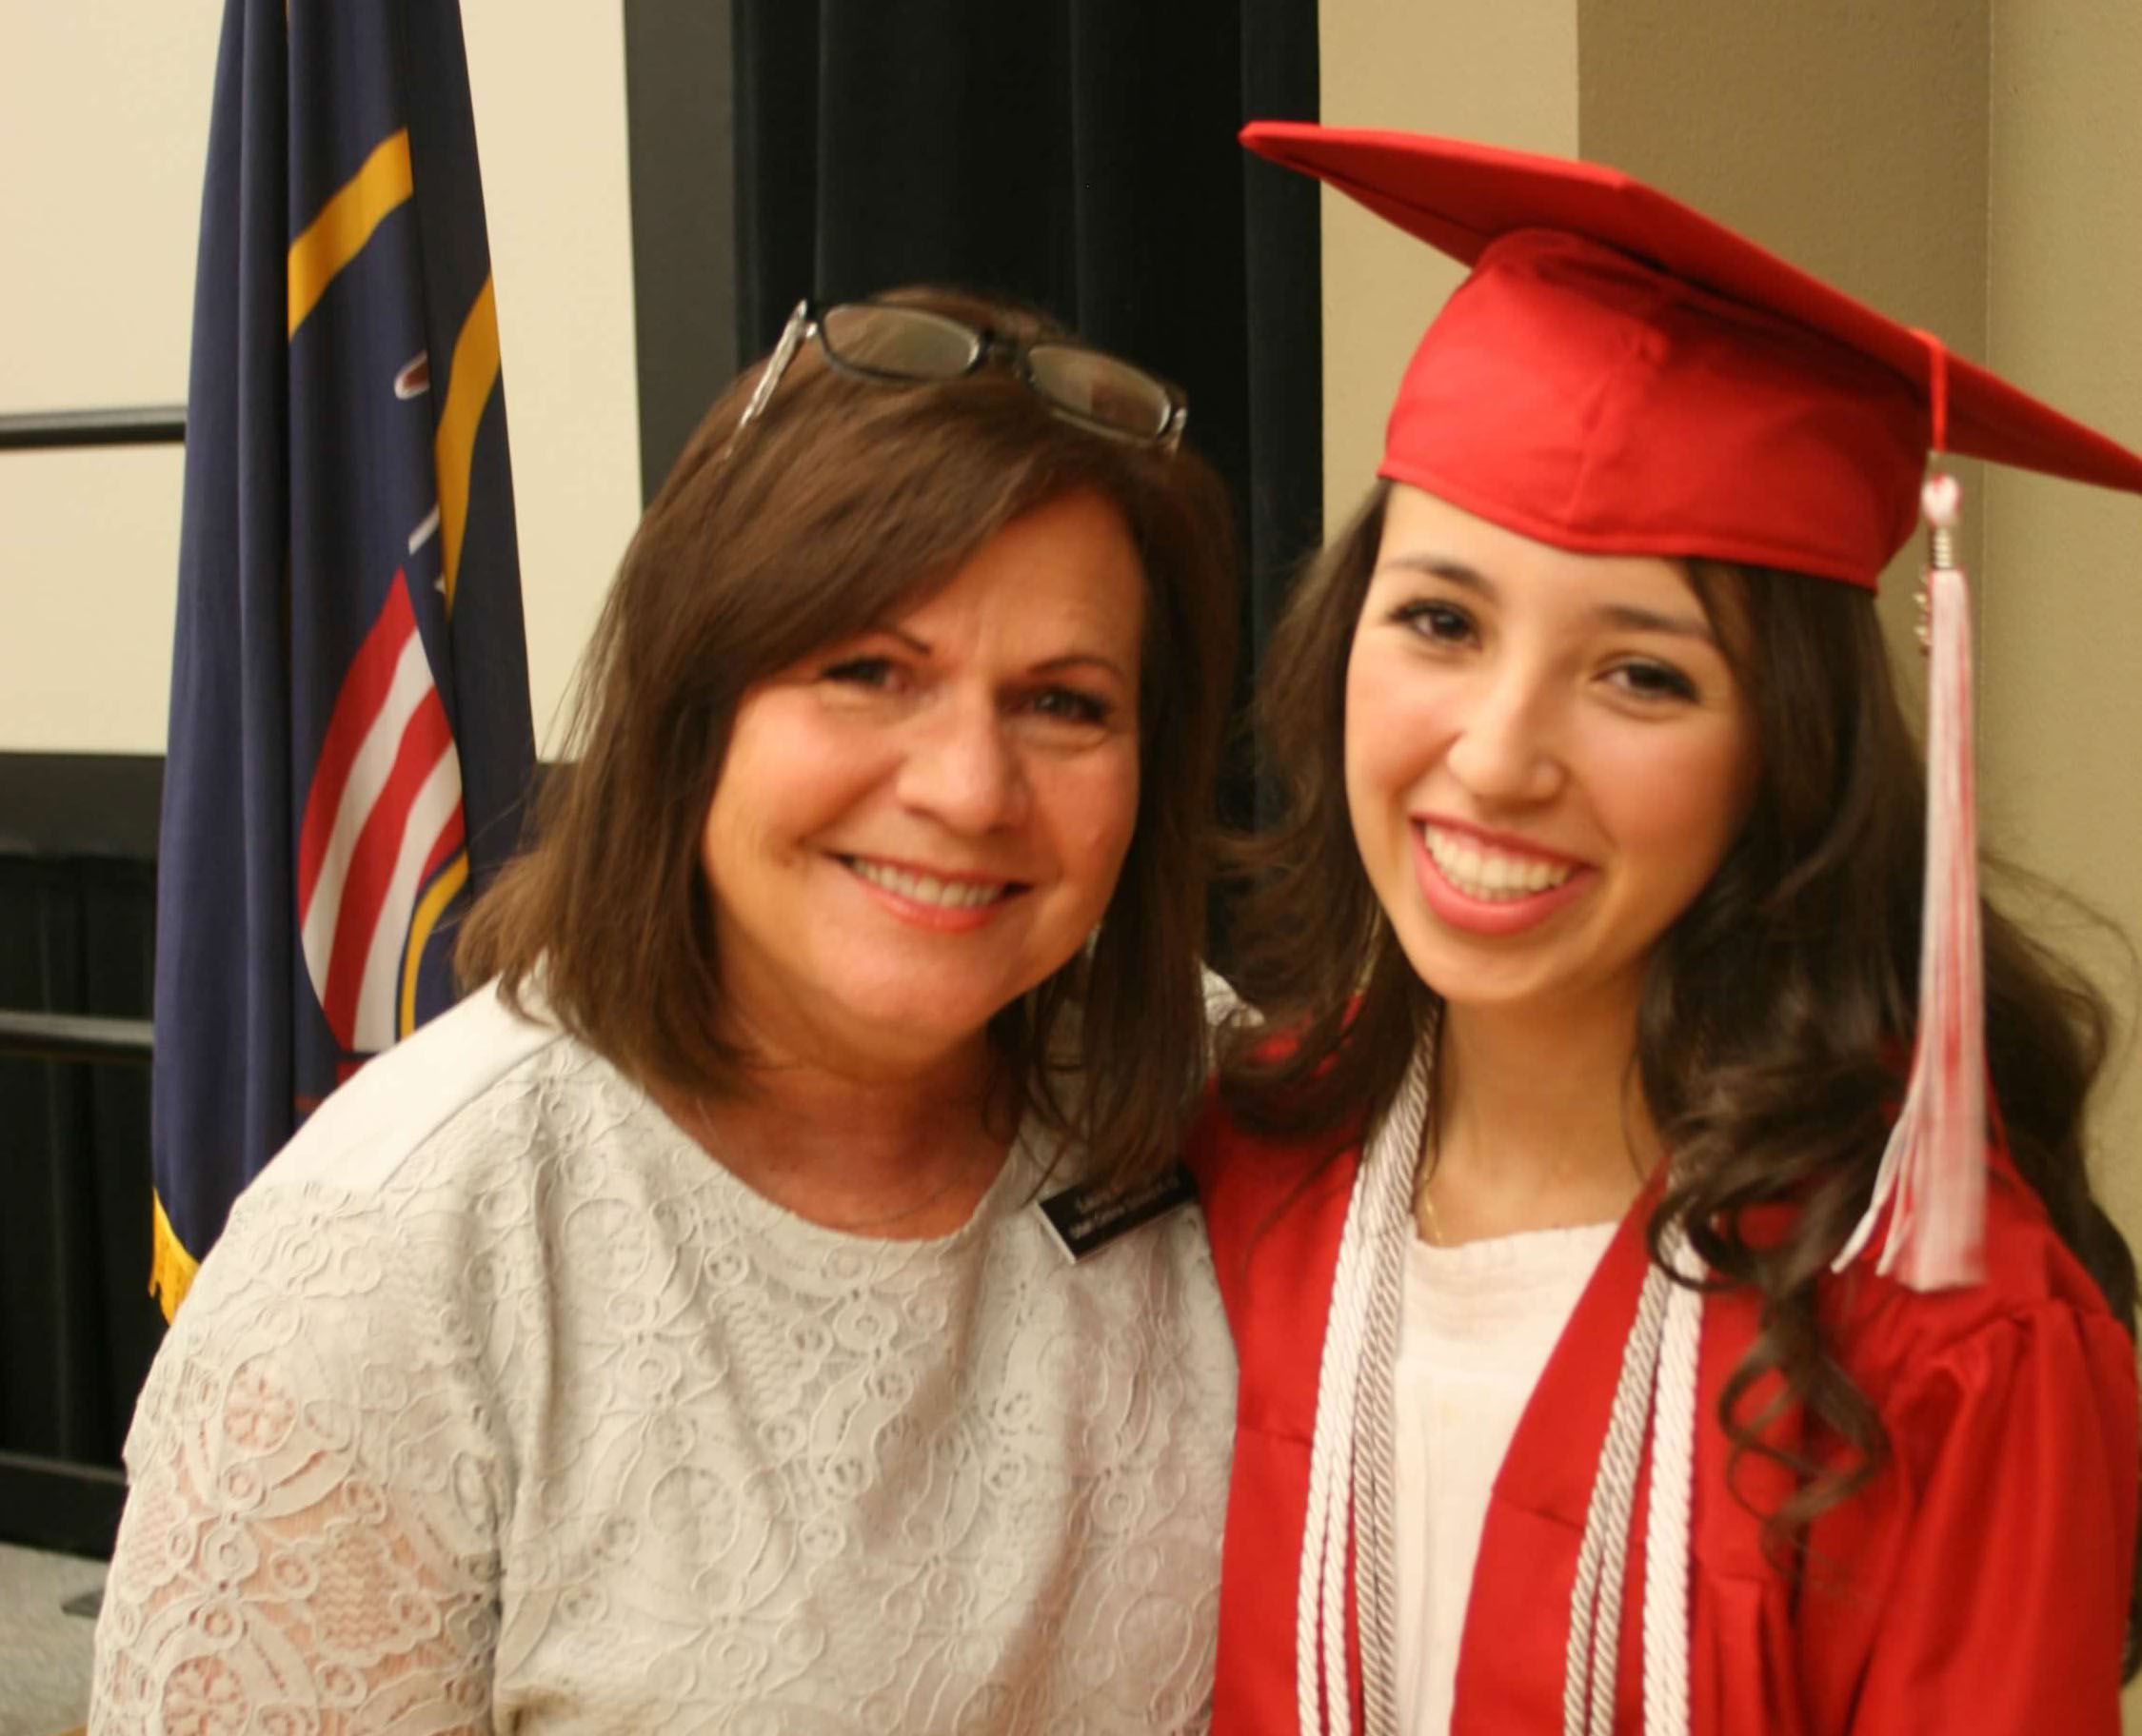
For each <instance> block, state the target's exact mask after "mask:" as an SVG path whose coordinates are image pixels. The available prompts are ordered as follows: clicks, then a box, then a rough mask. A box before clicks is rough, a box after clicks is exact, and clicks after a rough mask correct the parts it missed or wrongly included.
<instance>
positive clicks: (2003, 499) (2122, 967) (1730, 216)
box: [1322, 0, 2142, 1731]
mask: <svg viewBox="0 0 2142 1736" xmlns="http://www.w3.org/2000/svg"><path fill="white" fill-rule="evenodd" d="M1490 13H1493V14H1494V15H1493V17H1492V18H1490V17H1488V16H1486V15H1487V14H1490ZM1322 46H1323V51H1324V63H1323V102H1324V115H1325V118H1326V119H1327V120H1330V121H1333V122H1335V123H1341V124H1348V125H1373V126H1390V127H1404V128H1418V129H1420V130H1423V131H1432V132H1449V133H1457V134H1460V135H1466V136H1473V137H1478V138H1483V139H1488V140H1492V141H1495V142H1497V143H1502V144H1510V145H1517V146H1523V147H1529V148H1536V149H1543V150H1563V151H1567V150H1571V149H1575V150H1577V152H1578V154H1581V155H1583V156H1585V157H1587V158H1589V159H1591V160H1593V161H1596V162H1601V163H1609V164H1612V165H1614V166H1615V167H1616V168H1625V169H1628V170H1629V171H1630V172H1632V173H1635V174H1637V175H1640V176H1643V177H1644V178H1645V179H1647V180H1650V181H1653V182H1654V183H1655V184H1656V185H1658V186H1660V187H1663V188H1664V189H1665V190H1666V191H1668V192H1671V193H1673V194H1675V195H1676V196H1677V197H1680V198H1682V199H1685V200H1687V201H1689V202H1690V203H1691V204H1694V205H1696V206H1697V207H1701V208H1703V209H1706V210H1708V211H1711V212H1713V213H1715V214H1716V215H1717V216H1719V217H1721V218H1723V219H1725V220H1726V221H1728V222H1731V223H1733V224H1735V225H1736V226H1738V227H1742V228H1744V229H1745V230H1746V231H1747V232H1749V233H1750V234H1752V235H1754V236H1755V238H1756V239H1757V240H1759V241H1761V242H1763V243H1764V244H1765V245H1767V246H1769V247H1772V248H1774V249H1775V250H1776V251H1778V252H1780V253H1783V254H1784V255H1786V256H1787V257H1789V258H1791V259H1793V260H1795V262H1797V263H1800V264H1803V265H1805V266H1809V267H1810V268H1812V269H1814V270H1816V271H1819V272H1821V273H1823V274H1825V275H1827V276H1829V277H1831V278H1833V279H1834V280H1835V281H1836V282H1837V283H1839V284H1840V285H1842V286H1845V287H1846V288H1848V289H1850V290H1851V291H1852V292H1853V293H1854V294H1856V295H1859V296H1860V297H1862V298H1863V299H1865V300H1868V301H1870V302H1872V303H1874V305H1876V306H1880V307H1882V308H1883V309H1884V310H1886V311H1889V312H1892V313H1894V314H1896V315H1897V316H1899V317H1901V318H1904V319H1907V320H1910V321H1911V322H1913V323H1914V324H1917V325H1926V326H1928V327H1930V328H1931V329H1934V330H1935V331H1938V332H1940V333H1941V334H1942V336H1943V337H1944V338H1945V339H1946V340H1947V341H1948V342H1949V343H1950V344H1951V345H1952V346H1953V347H1954V348H1955V349H1956V350H1957V351H1959V352H1960V353H1962V354H1965V355H1969V356H1973V357H1978V358H1981V359H1984V360H1987V361H1989V362H1990V363H1991V364H1992V365H1993V366H1994V367H1996V368H1998V369H1999V370H2001V371H2002V372H2004V373H2007V374H2009V375H2010V376H2012V377H2013V379H2014V380H2016V381H2017V383H2018V384H2020V385H2023V386H2025V387H2026V388H2027V389H2029V390H2031V391H2033V392H2036V393H2038V394H2041V395H2043V396H2045V397H2047V398H2049V399H2051V400H2052V401H2053V402H2054V403H2055V404H2060V405H2061V406H2063V407H2064V408H2066V409H2068V410H2070V411H2071V412H2072V413H2073V414H2074V415H2076V416H2078V417H2080V418H2081V419H2083V420H2084V421H2086V422H2089V423H2092V424H2094V425H2096V426H2098V427H2101V428H2103V429H2105V430H2106V431H2107V432H2108V433H2110V434H2111V435H2112V437H2113V438H2114V439H2116V440H2118V441H2120V442H2121V443H2122V444H2126V445H2128V446H2130V447H2133V448H2136V449H2142V6H2134V5H2131V4H2124V3H2121V4H2113V3H2112V0H1884V4H1883V5H1880V6H1868V5H1866V4H1864V3H1863V0H1795V4H1794V5H1792V6H1790V7H1785V6H1727V5H1720V4H1717V0H1566V3H1552V0H1528V3H1527V4H1523V5H1518V6H1514V7H1504V8H1499V9H1491V8H1487V7H1468V6H1463V5H1458V4H1433V5H1428V4H1419V5H1392V4H1385V3H1382V0H1323V10H1322ZM1325 215H1326V222H1327V230H1326V234H1325V239H1324V248H1323V263H1324V273H1325V276H1324V320H1325V348H1326V379H1325V395H1324V413H1325V419H1326V454H1327V462H1326V483H1327V503H1328V508H1329V513H1330V522H1331V523H1334V524H1336V523H1339V518H1340V515H1342V514H1343V513H1344V512H1345V511H1346V510H1348V509H1349V508H1350V506H1351V504H1352V503H1353V502H1354V500H1355V499H1356V498H1357V497H1358V496H1359V492H1360V490H1361V488H1362V486H1363V485H1364V483H1365V480H1366V478H1367V476H1368V475H1369V474H1370V473H1371V472H1372V471H1373V468H1374V465H1375V460H1376V454H1377V452H1378V449H1379V444H1380V434H1381V428H1382V422H1383V416H1384V412H1385V410H1386V408H1387V406H1388V403H1389V399H1390V395H1391V391H1392V389H1393V386H1394V385H1395V383H1396V381H1397V378H1398V370H1399V369H1400V367H1401V366H1402V365H1403V363H1404V360H1405V357H1406V355H1407V354H1408V352H1409V351H1410V349H1411V346H1412V345H1413V342H1414V340H1415V339H1416V338H1417V337H1418V332H1419V329H1420V326H1421V325H1422V324H1423V323H1424V321H1425V318H1426V317H1427V314H1428V313H1429V312H1430V311H1432V309H1433V307H1434V306H1436V305H1437V303H1438V300H1439V297H1440V295H1441V293H1443V292H1444V291H1445V290H1447V288H1448V286H1450V285H1451V283H1453V282H1454V281H1455V276H1456V273H1455V272H1454V271H1453V270H1451V269H1450V268H1448V267H1445V266H1440V265H1437V264H1431V263H1427V262H1425V261H1423V260H1422V259H1420V258H1418V257H1408V256H1409V255H1415V256H1418V255H1421V254H1424V253H1425V252H1426V249H1425V248H1421V247H1418V246H1417V245H1415V244H1413V243H1410V242H1406V241H1403V240H1402V239H1400V238H1398V237H1397V236H1395V235H1394V234H1392V233H1391V232H1389V231H1388V230H1386V229H1385V228H1384V227H1383V226H1381V225H1379V224H1378V223H1376V221H1375V220H1374V219H1372V218H1369V217H1367V216H1366V215H1365V214H1363V213H1361V212H1359V211H1358V210H1357V209H1356V208H1355V207H1353V206H1352V205H1351V204H1350V203H1348V202H1346V201H1344V200H1341V199H1338V198H1336V197H1335V196H1333V195H1330V194H1327V195H1326V198H1325ZM1958 469H1959V473H1960V474H1962V475H1963V477H1964V480H1965V483H1966V487H1967V489H1969V490H1970V491H1971V493H1972V495H1973V498H1974V501H1975V505H1974V509H1973V518H1972V520H1971V521H1970V522H1968V523H1967V524H1966V529H1965V542H1964V561H1965V564H1966V565H1967V566H1968V567H1970V568H1971V569H1972V570H1973V573H1974V576H1975V578H1976V581H1977V590H1978V602H1979V610H1980V616H1981V621H1982V627H1981V637H1980V643H1979V656H1978V661H1979V676H1980V720H1979V728H1980V737H1979V740H1980V757H1981V765H1982V774H1981V783H1980V788H1981V794H1982V804H1983V812H1984V823H1985V828H1986V833H1987V837H1988V840H1989V842H1990V843H1991V844H1992V845H1993V847H1994V848H1996V849H1998V850H2000V851H2003V852H2004V853H2006V854H2007V855H2009V856H2011V857H2013V858H2015V859H2017V860H2019V861H2020V862H2021V863H2023V864H2024V865H2025V866H2027V867H2029V868H2031V869H2033V870H2036V871H2038V872H2040V873H2042V874H2044V875H2046V876H2049V877H2051V878H2053V879H2054V880H2055V881H2057V882H2058V883H2060V884H2061V885H2064V886H2067V887H2069V888H2072V889H2073V890H2074V891H2076V892H2078V893H2080V894H2082V895H2083V897H2084V898H2087V899H2089V900H2090V901H2091V902H2092V903H2093V904H2095V905H2096V906H2097V907H2098V908H2099V909H2101V910H2103V911H2105V912H2106V913H2108V914H2109V915H2111V916H2112V917H2113V918H2114V919H2115V920H2116V922H2117V923H2118V924H2119V926H2120V927H2121V928H2122V929H2124V930H2125V931H2126V933H2127V935H2129V936H2130V937H2142V779H2137V777H2136V775H2135V773H2134V771H2133V769H2132V767H2133V765H2134V762H2135V760H2136V758H2137V751H2136V744H2137V743H2138V742H2142V680H2137V678H2136V676H2135V674H2134V669H2135V664H2136V657H2137V653H2138V652H2142V501H2138V500H2136V499H2134V498H2132V497H2128V496H2112V495H2106V494H2103V493H2100V492H2098V491H2095V490H2092V489H2087V488H2082V487H2078V486H2076V485H2073V484H2071V483H2057V482H2051V481H2048V480H2046V479H2043V478H2038V477H2032V476H2024V475H2017V474H2014V473H1997V474H1993V475H1987V476H1981V475H1980V474H1978V471H1979V467H1978V466H1975V465H1959V466H1958ZM1916 558H1917V557H1916V553H1915V551H1908V553H1907V554H1906V555H1905V556H1904V557H1902V558H1900V560H1899V562H1898V563H1897V569H1893V571H1892V573H1891V575H1890V579H1889V582H1888V583H1887V584H1886V586H1885V599H1884V615H1885V619H1887V621H1889V623H1890V625H1891V628H1892V635H1893V641H1894V642H1897V643H1899V644H1902V643H1906V642H1908V641H1906V640H1905V638H1904V636H1903V633H1902V632H1901V630H1900V629H1901V628H1902V627H1903V625H1904V623H1905V622H1907V621H1908V620H1909V616H1910V591H1911V579H1910V571H1909V569H1910V568H1911V567H1912V566H1913V565H1914V564H1915V561H1916ZM1904 661H1905V666H1906V668H1907V669H1908V670H1910V671H1912V672H1913V675H1914V681H1915V679H1916V678H1915V664H1916V661H1917V660H1916V659H1915V658H1909V657H1907V658H1906V659H1905V660H1904ZM2059 934H2060V937H2062V938H2063V940H2064V942H2065V943H2067V944H2071V945H2073V946H2074V947H2076V948H2077V949H2078V950H2079V951H2080V952H2081V953H2082V955H2083V956H2084V957H2086V958H2087V960H2088V961H2089V962H2090V963H2091V965H2092V967H2093V968H2095V969H2096V970H2097V972H2098V974H2099V975H2100V976H2101V977H2103V978H2104V979H2105V980H2106V981H2107V982H2108V984H2109V985H2110V986H2112V988H2113V989H2114V990H2115V992H2116V994H2117V995H2118V996H2119V997H2120V998H2121V1000H2122V1002H2123V1005H2124V1006H2125V1008H2126V1009H2128V1011H2129V1012H2130V1013H2132V1009H2133V1008H2134V1006H2135V1003H2136V998H2137V985H2136V983H2135V981H2134V974H2133V972H2132V969H2131V968H2130V966H2129V964H2128V961H2127V957H2126V955H2125V953H2124V951H2123V949H2122V948H2121V947H2120V946H2119V945H2118V944H2117V943H2108V942H2106V941H2105V940H2104V939H2103V938H2102V937H2097V936H2092V934H2091V932H2090V931H2089V930H2088V929H2087V927H2083V926H2079V925H2077V924H2076V923H2074V922H2073V921H2072V920H2069V921H2065V922H2063V923H2061V924H2060V925H2059ZM2130 1022H2131V1023H2132V1019H2131V1020H2130ZM2137 1071H2138V1070H2137V1069H2135V1068H2133V1067H2132V1065H2129V1066H2126V1067H2125V1069H2124V1071H2123V1073H2122V1074H2121V1075H2119V1078H2118V1082H2117V1084H2116V1086H2115V1088H2114V1090H2113V1091H2112V1093H2111V1094H2110V1095H2109V1096H2108V1098H2107V1100H2106V1101H2105V1102H2104V1104H2103V1106H2102V1110H2101V1114H2100V1118H2099V1123H2098V1125H2099V1151H2100V1159H2099V1172H2100V1177H2101V1184H2102V1191H2103V1193H2104V1194H2105V1195H2106V1197H2107V1199H2108V1200H2109V1202H2110V1203H2111V1204H2112V1207H2113V1209H2114V1211H2115V1213H2116V1214H2117V1215H2118V1216H2119V1217H2120V1219H2121V1221H2122V1223H2123V1226H2124V1228H2125V1230H2126V1233H2127V1235H2128V1238H2129V1240H2130V1242H2131V1243H2134V1244H2136V1245H2138V1246H2142V1080H2138V1079H2137V1078H2136V1076H2135V1075H2136V1073H2137ZM2127 1722H2128V1727H2129V1728H2131V1729H2134V1730H2137V1731H2142V1690H2137V1691H2134V1692H2131V1693H2130V1695H2129V1696H2128V1706H2127Z"/></svg>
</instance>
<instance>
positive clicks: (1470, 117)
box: [1318, 0, 1577, 528]
mask: <svg viewBox="0 0 2142 1736" xmlns="http://www.w3.org/2000/svg"><path fill="white" fill-rule="evenodd" d="M1320 37H1321V39H1320V41H1319V45H1318V46H1319V52H1320V54H1321V80H1322V93H1321V94H1322V105H1323V118H1324V120H1326V121H1327V122H1329V123H1330V124H1331V125H1333V126H1335V127H1413V128H1421V129H1422V130H1427V131H1438V132H1450V133H1458V134H1461V135H1463V136H1466V137H1469V138H1478V139H1485V140H1487V141H1489V142H1490V143H1492V144H1497V145H1507V146H1511V147H1514V148H1519V149H1524V150H1551V151H1562V152H1569V151H1574V150H1575V149H1576V148H1577V0H1497V4H1495V5H1492V6H1483V5H1481V4H1479V3H1478V0H1322V14H1321V27H1320ZM1323 224H1324V233H1323V276H1324V501H1325V509H1324V522H1325V523H1326V524H1327V525H1330V526H1332V527H1334V528H1336V527H1337V526H1338V525H1339V524H1340V523H1343V522H1344V520H1345V518H1346V515H1347V514H1349V513H1350V512H1352V511H1353V509H1354V506H1355V505H1356V503H1358V502H1359V499H1360V497H1361V495H1362V494H1363V493H1364V492H1366V490H1367V488H1368V486H1369V483H1371V482H1372V481H1374V480H1375V476H1376V465H1377V461H1378V458H1379V457H1380V456H1381V455H1382V450H1383V413H1384V410H1385V409H1386V408H1387V407H1388V406H1389V404H1390V402H1391V397H1392V394H1393V393H1394V392H1396V391H1397V390H1398V376H1399V375H1400V374H1401V373H1402V372H1403V371H1404V368H1405V365H1406V360H1407V358H1408V357H1409V356H1410V355H1411V354H1412V353H1413V345H1414V342H1415V340H1416V339H1418V337H1419V336H1420V332H1421V328H1422V327H1423V326H1425V325H1427V323H1428V320H1429V317H1430V316H1431V315H1432V314H1433V313H1434V312H1435V310H1436V308H1437V307H1438V306H1441V305H1442V300H1443V297H1445V296H1446V295H1448V294H1449V293H1450V291H1451V289H1452V288H1453V287H1454V286H1456V285H1457V282H1458V269H1457V267H1456V266H1452V265H1450V264H1449V263H1448V262H1446V261H1444V260H1443V259H1441V258H1440V257H1438V255H1436V254H1435V253H1434V252H1433V251H1431V250H1430V249H1429V248H1427V247H1421V246H1420V245H1419V244H1418V242H1414V241H1410V240H1408V239H1406V238H1405V237H1404V236H1402V235H1400V234H1399V233H1398V231H1397V230H1395V229H1393V228H1392V227H1390V225H1388V224H1386V223H1381V222H1379V221H1378V220H1377V219H1376V218H1374V217H1372V216H1370V215H1369V214H1368V213H1367V212H1366V211H1364V210H1362V209H1361V208H1360V207H1359V206H1357V205H1356V204H1355V203H1354V202H1353V201H1352V200H1351V199H1347V198H1345V197H1343V196H1342V195H1340V194H1339V193H1334V192H1331V191H1329V190H1328V189H1327V190H1326V192H1325V193H1324V196H1323Z"/></svg>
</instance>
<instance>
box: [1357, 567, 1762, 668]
mask: <svg viewBox="0 0 2142 1736" xmlns="http://www.w3.org/2000/svg"><path fill="white" fill-rule="evenodd" d="M1394 567H1397V568H1400V569H1403V570H1404V571H1406V572H1414V573H1424V574H1426V575H1427V576H1428V577H1429V578H1431V579H1441V580H1445V581H1447V582H1450V583H1452V584H1455V585H1457V586H1458V588H1459V589H1461V590H1467V591H1473V592H1476V593H1478V595H1480V596H1482V597H1485V598H1487V599H1488V600H1489V601H1490V602H1493V601H1494V600H1495V599H1496V598H1497V596H1498V595H1499V593H1498V592H1497V589H1496V584H1495V581H1494V580H1492V579H1490V578H1489V577H1488V576H1487V575H1486V574H1485V573H1483V572H1481V571H1480V570H1479V569H1478V567H1472V566H1468V565H1466V564H1465V562H1462V561H1455V560H1452V559H1451V558H1450V557H1448V556H1446V555H1426V554H1422V555H1411V554H1400V555H1393V556H1392V557H1391V558H1390V559H1389V560H1387V561H1382V562H1378V565H1377V571H1378V572H1384V571H1388V570H1389V569H1391V568H1394ZM1372 577H1373V575H1372ZM1592 619H1593V620H1594V621H1597V622H1598V623H1599V624H1600V625H1601V626H1607V627H1614V628H1616V629H1618V630H1620V631H1621V632H1624V633H1670V634H1672V635H1673V636H1674V637H1675V638H1676V639H1693V640H1696V641H1700V642H1701V643H1703V644H1706V645H1709V646H1711V647H1712V648H1713V649H1714V650H1721V651H1722V650H1723V649H1724V647H1723V646H1721V645H1720V644H1719V643H1718V636H1717V634H1716V633H1715V632H1714V631H1712V628H1711V623H1710V622H1709V621H1705V620H1704V619H1703V618H1702V617H1701V616H1700V615H1671V614H1667V613H1665V612H1664V611H1662V610H1659V609H1646V608H1640V607H1638V606H1637V605H1636V604H1635V603H1630V602H1604V603H1601V604H1600V605H1599V606H1598V607H1597V608H1596V609H1594V610H1593V611H1592Z"/></svg>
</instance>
